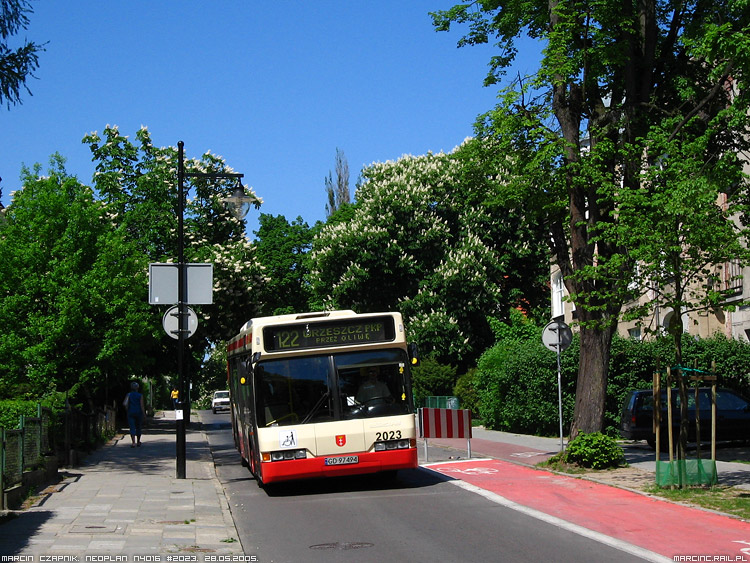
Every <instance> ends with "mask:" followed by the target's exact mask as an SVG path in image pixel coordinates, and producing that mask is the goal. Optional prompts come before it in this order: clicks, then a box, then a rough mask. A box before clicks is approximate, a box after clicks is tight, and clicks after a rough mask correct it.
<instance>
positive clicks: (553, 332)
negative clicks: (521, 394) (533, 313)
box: [542, 321, 573, 452]
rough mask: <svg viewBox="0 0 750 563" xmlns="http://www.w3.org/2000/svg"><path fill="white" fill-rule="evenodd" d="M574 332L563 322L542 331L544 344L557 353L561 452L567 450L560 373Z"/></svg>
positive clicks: (549, 325)
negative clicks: (561, 359) (561, 363)
mask: <svg viewBox="0 0 750 563" xmlns="http://www.w3.org/2000/svg"><path fill="white" fill-rule="evenodd" d="M571 340H573V332H572V331H571V330H570V327H569V326H568V325H566V324H565V323H564V322H563V321H552V322H550V323H548V324H547V326H545V327H544V331H542V344H544V345H545V346H546V347H547V348H549V349H550V350H552V351H553V352H556V353H557V403H558V411H559V413H560V451H561V452H562V451H564V450H565V445H564V444H563V416H562V376H561V373H560V353H561V352H562V351H563V350H566V349H567V348H568V346H570V342H571Z"/></svg>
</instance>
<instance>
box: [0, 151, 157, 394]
mask: <svg viewBox="0 0 750 563" xmlns="http://www.w3.org/2000/svg"><path fill="white" fill-rule="evenodd" d="M52 166H53V168H52V169H51V170H50V171H49V174H48V175H47V176H40V175H39V171H40V167H39V166H37V167H36V168H35V169H34V170H33V171H31V170H25V171H24V177H23V187H22V189H21V190H19V191H17V192H16V193H15V195H14V198H13V202H12V203H11V204H10V205H9V206H8V208H7V216H6V221H5V222H3V223H0V323H2V326H3V333H4V334H3V338H2V339H0V382H2V385H0V388H2V389H3V390H4V392H5V393H8V394H14V395H15V396H18V395H20V394H23V393H26V394H29V395H31V396H36V397H38V396H41V395H44V394H46V393H48V392H51V391H54V390H58V391H69V392H71V396H76V395H77V394H78V392H80V393H81V394H80V395H78V396H80V397H84V398H91V397H93V396H94V395H95V394H97V393H98V394H99V398H100V399H105V398H108V392H107V389H108V384H110V385H111V384H114V383H115V382H116V381H118V380H123V381H124V380H125V379H126V378H127V377H129V376H131V375H132V374H133V373H139V372H140V371H141V370H142V369H143V368H144V366H145V365H147V364H148V363H149V362H150V359H149V357H148V354H147V353H146V350H147V348H148V347H147V346H146V345H145V343H146V342H147V341H148V340H149V338H150V327H149V325H148V323H147V318H148V317H147V315H146V314H145V312H146V308H147V305H146V287H147V285H146V272H145V267H146V262H145V260H144V259H143V256H142V255H141V254H139V253H138V252H136V251H135V249H134V248H133V246H132V244H130V243H129V242H128V241H127V239H126V238H125V237H124V233H123V232H122V231H121V230H118V229H116V228H115V227H114V226H113V224H112V222H111V220H110V217H111V214H110V213H109V210H108V209H107V206H106V205H104V204H102V203H101V202H99V201H97V200H96V199H95V198H94V194H93V192H92V190H91V189H90V188H88V187H86V186H84V185H82V184H81V183H80V182H78V180H77V179H75V178H72V177H70V176H68V175H67V174H66V172H65V170H64V167H63V162H62V158H61V157H58V156H56V157H53V161H52ZM109 397H112V396H109Z"/></svg>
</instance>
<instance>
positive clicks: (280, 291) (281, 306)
mask: <svg viewBox="0 0 750 563" xmlns="http://www.w3.org/2000/svg"><path fill="white" fill-rule="evenodd" d="M259 222H260V227H259V229H258V230H257V231H255V236H256V241H255V248H256V254H257V257H258V261H259V262H260V264H261V266H262V268H263V275H264V276H265V278H266V282H265V284H264V286H263V291H262V294H261V297H260V311H259V312H260V314H262V315H281V314H285V313H299V312H305V311H307V310H308V309H309V308H310V297H311V288H310V285H309V281H308V279H307V278H308V274H309V267H308V264H307V262H308V260H307V253H308V252H309V251H310V248H311V246H312V239H313V231H312V229H310V227H309V226H308V225H307V223H305V222H304V221H303V220H302V217H297V218H296V219H295V220H294V221H292V222H291V223H289V222H288V221H287V220H286V218H285V217H284V216H283V215H276V216H273V215H268V214H265V213H261V214H260V219H259Z"/></svg>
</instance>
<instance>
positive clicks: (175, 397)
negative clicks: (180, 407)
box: [172, 389, 180, 410]
mask: <svg viewBox="0 0 750 563" xmlns="http://www.w3.org/2000/svg"><path fill="white" fill-rule="evenodd" d="M179 399H180V392H179V391H178V390H177V389H172V407H173V408H174V409H175V410H177V401H178V400H179Z"/></svg>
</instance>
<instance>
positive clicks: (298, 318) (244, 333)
mask: <svg viewBox="0 0 750 563" xmlns="http://www.w3.org/2000/svg"><path fill="white" fill-rule="evenodd" d="M384 317H390V318H391V319H392V320H391V321H390V323H386V325H387V324H390V326H391V327H393V328H392V329H391V330H393V329H395V330H396V331H397V332H398V333H403V324H402V321H401V314H400V313H398V312H386V313H382V312H381V313H361V314H358V313H355V312H354V311H352V310H348V309H347V310H338V311H320V312H312V313H301V314H289V315H274V316H268V317H256V318H253V319H250V320H249V321H248V322H246V323H245V324H244V325H243V327H242V329H240V332H239V334H237V335H236V336H234V337H233V338H232V339H230V341H229V342H228V345H227V352H228V353H229V355H234V354H236V353H242V352H243V351H247V350H249V349H250V348H251V347H252V346H253V342H252V340H253V339H255V340H257V342H255V345H258V346H262V347H263V349H264V351H268V350H267V349H266V347H265V344H261V342H262V338H261V335H262V334H263V333H264V330H263V329H264V328H266V327H276V326H279V327H281V328H280V330H282V331H284V329H285V327H284V325H291V326H293V325H295V324H296V325H297V326H307V325H306V324H302V325H301V323H310V325H311V326H312V325H318V323H325V324H328V325H330V323H331V322H333V323H334V324H335V325H336V326H352V325H351V323H352V322H354V323H357V320H359V321H360V322H368V319H370V318H372V319H373V323H375V324H372V325H362V327H363V328H364V331H365V332H369V331H372V330H381V329H383V327H384V326H386V325H384V324H383V323H382V319H383V318H384ZM337 319H340V320H341V323H345V324H344V325H339V324H338V323H336V320H337ZM378 321H381V322H378ZM318 326H320V325H318ZM354 326H359V325H356V324H355V325H354ZM376 327H377V328H376ZM268 330H274V329H273V328H269V329H268ZM323 330H325V329H323ZM359 332H361V330H360V331H359ZM253 335H255V338H254V336H253ZM373 335H374V333H373V332H370V336H368V337H365V338H363V339H362V340H369V339H370V338H372V336H373ZM375 338H376V339H377V340H376V341H373V342H372V344H382V343H384V342H386V340H385V339H387V340H388V341H391V342H392V338H395V334H394V335H392V336H390V337H386V336H385V333H383V332H382V330H381V333H380V334H379V335H378V336H375ZM384 338H385V339H384ZM402 338H403V335H402ZM300 339H302V337H301V336H300ZM350 340H352V342H350V345H351V344H355V342H353V340H354V338H350ZM362 344H365V342H362ZM331 345H332V346H336V344H335V343H332V344H331ZM313 347H316V348H317V347H325V345H321V344H315V345H314V346H313ZM276 350H278V351H281V350H279V349H276ZM300 351H304V349H300ZM307 353H310V350H309V347H308V349H307Z"/></svg>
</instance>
